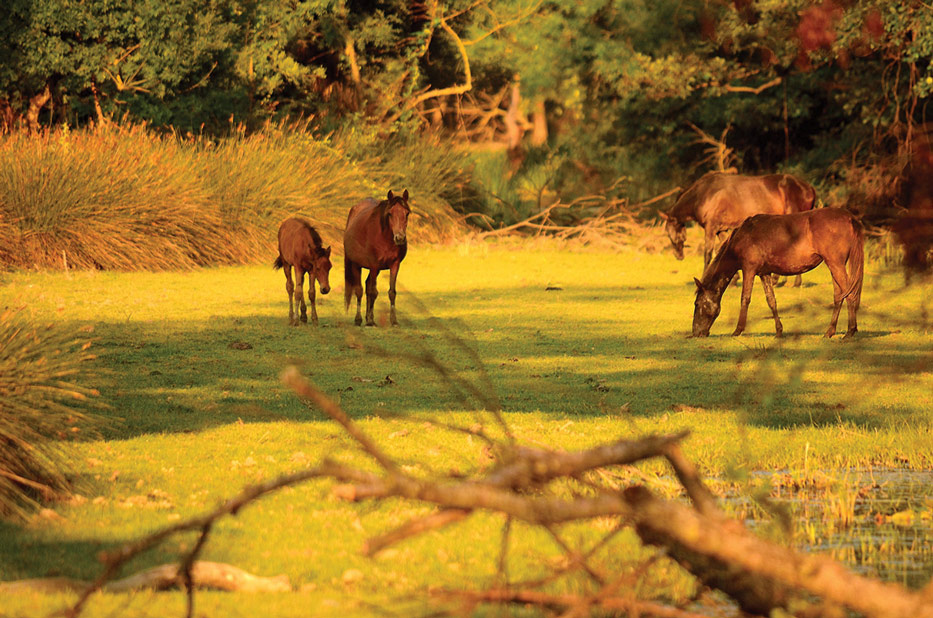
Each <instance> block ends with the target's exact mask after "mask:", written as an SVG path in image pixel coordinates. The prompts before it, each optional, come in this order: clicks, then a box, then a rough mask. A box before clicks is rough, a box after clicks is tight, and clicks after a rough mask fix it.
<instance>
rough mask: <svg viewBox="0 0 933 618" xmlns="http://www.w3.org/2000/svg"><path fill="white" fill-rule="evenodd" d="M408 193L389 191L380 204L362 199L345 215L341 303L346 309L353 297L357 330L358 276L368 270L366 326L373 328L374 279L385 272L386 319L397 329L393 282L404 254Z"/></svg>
mask: <svg viewBox="0 0 933 618" xmlns="http://www.w3.org/2000/svg"><path fill="white" fill-rule="evenodd" d="M409 214H411V208H409V206H408V189H405V192H404V193H402V194H401V195H395V194H394V193H392V191H389V195H388V198H387V199H385V200H382V201H381V202H380V201H379V200H376V199H372V198H370V199H366V200H363V201H362V202H360V203H359V204H357V205H356V206H354V207H353V208H351V209H350V214H349V215H347V229H346V231H345V232H344V233H343V252H344V261H343V278H344V282H345V283H346V288H345V289H344V299H345V301H346V307H347V309H349V308H350V298H351V297H352V296H353V295H354V294H355V295H356V319H355V320H354V323H355V324H356V325H357V326H359V325H360V324H362V323H363V317H362V316H361V315H360V301H361V300H362V298H363V285H362V272H363V269H364V268H368V269H369V275H368V276H367V277H366V325H367V326H375V325H376V320H375V319H374V318H373V305H375V303H376V296H378V293H377V292H376V277H378V276H379V271H380V270H386V269H388V270H389V304H390V306H391V310H390V313H389V316H390V317H389V319H390V322H391V324H392V325H393V326H397V325H398V320H397V319H396V318H395V280H396V278H397V277H398V267H399V265H400V264H401V263H402V260H403V259H405V254H406V253H408V240H407V238H406V236H405V228H406V227H407V226H408V215H409Z"/></svg>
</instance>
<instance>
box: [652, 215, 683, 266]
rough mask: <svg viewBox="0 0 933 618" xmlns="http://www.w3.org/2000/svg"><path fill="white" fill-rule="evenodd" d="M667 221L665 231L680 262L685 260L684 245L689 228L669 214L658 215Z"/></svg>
mask: <svg viewBox="0 0 933 618" xmlns="http://www.w3.org/2000/svg"><path fill="white" fill-rule="evenodd" d="M658 214H660V215H661V218H662V219H664V220H665V222H666V223H665V224H664V231H666V232H667V237H668V238H670V239H671V245H672V246H673V247H674V256H675V257H676V258H677V259H678V260H682V259H684V243H685V242H686V241H687V228H686V227H685V226H684V224H683V223H682V222H681V221H679V220H677V218H676V217H672V216H670V215H668V214H667V213H664V212H661V213H658Z"/></svg>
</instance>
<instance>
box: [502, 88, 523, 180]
mask: <svg viewBox="0 0 933 618" xmlns="http://www.w3.org/2000/svg"><path fill="white" fill-rule="evenodd" d="M521 100H522V97H521V91H520V86H519V84H518V82H516V83H514V84H512V95H511V97H510V99H509V109H508V111H507V112H506V114H505V132H506V133H505V134H506V144H507V150H506V152H507V153H508V157H509V173H510V174H514V173H515V172H516V171H518V168H519V167H521V165H522V161H523V160H524V158H525V154H524V152H523V151H522V136H523V135H524V134H525V123H524V122H523V120H524V118H522V112H521V110H520V109H519V105H520V104H521Z"/></svg>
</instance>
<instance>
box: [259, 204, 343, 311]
mask: <svg viewBox="0 0 933 618" xmlns="http://www.w3.org/2000/svg"><path fill="white" fill-rule="evenodd" d="M322 244H323V243H322V242H321V236H320V234H318V233H317V230H315V229H314V228H313V227H312V226H311V224H310V223H308V222H307V221H305V220H304V219H299V218H297V217H292V218H291V219H286V220H285V221H283V222H282V225H280V226H279V257H277V258H275V262H273V264H272V267H273V268H276V269H278V268H283V267H284V268H285V291H286V292H288V323H289V324H291V325H293V326H298V320H296V319H295V308H294V306H293V305H292V296H294V300H295V305H298V307H299V308H300V311H301V321H302V322H307V321H308V310H307V308H306V306H305V299H304V292H303V291H302V289H301V286H302V283H303V281H304V276H305V273H308V300H310V301H311V323H312V324H317V307H316V306H315V303H314V280H315V279H317V282H318V285H320V286H321V294H327V293H328V292H330V280H329V276H330V266H331V264H330V247H327V248H324V247H323V246H322ZM293 266H294V267H295V279H297V283H298V285H297V286H296V285H295V284H294V283H292V267H293Z"/></svg>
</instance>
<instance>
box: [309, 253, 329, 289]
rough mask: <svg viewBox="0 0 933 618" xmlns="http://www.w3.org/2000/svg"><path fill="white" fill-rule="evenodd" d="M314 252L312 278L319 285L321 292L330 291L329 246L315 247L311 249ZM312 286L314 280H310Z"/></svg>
mask: <svg viewBox="0 0 933 618" xmlns="http://www.w3.org/2000/svg"><path fill="white" fill-rule="evenodd" d="M312 252H313V254H314V278H315V279H317V283H318V285H319V286H321V294H327V293H328V292H330V266H331V264H330V247H327V248H324V247H316V248H315V249H313V250H312ZM309 285H311V286H313V285H314V282H313V281H310V282H309Z"/></svg>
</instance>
